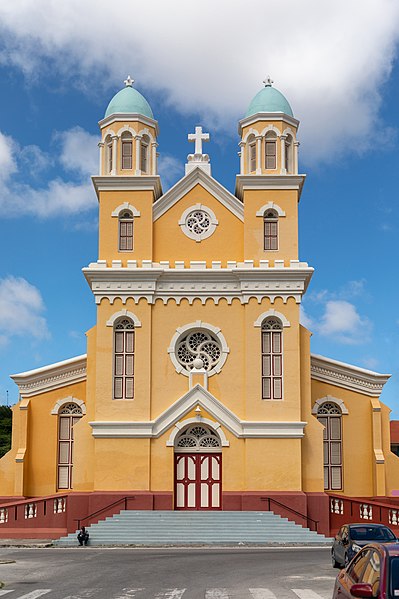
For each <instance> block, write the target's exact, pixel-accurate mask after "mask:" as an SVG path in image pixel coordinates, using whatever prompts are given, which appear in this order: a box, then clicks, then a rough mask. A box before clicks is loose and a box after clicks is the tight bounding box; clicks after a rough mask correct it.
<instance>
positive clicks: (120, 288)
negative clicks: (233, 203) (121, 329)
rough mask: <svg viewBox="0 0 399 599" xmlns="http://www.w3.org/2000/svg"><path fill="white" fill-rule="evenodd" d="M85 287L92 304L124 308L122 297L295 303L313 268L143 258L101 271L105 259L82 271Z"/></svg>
mask: <svg viewBox="0 0 399 599" xmlns="http://www.w3.org/2000/svg"><path fill="white" fill-rule="evenodd" d="M83 273H84V275H85V277H86V280H87V282H88V284H89V285H90V288H91V290H92V292H93V294H94V297H95V301H96V303H97V304H99V303H100V302H101V300H102V299H104V298H107V299H108V300H109V302H110V303H111V304H112V303H114V301H115V299H117V298H120V299H121V300H122V302H123V303H124V304H125V303H126V301H127V300H128V299H133V300H134V301H135V303H138V301H139V300H140V299H142V298H144V299H146V300H147V301H148V303H149V304H153V303H154V302H155V301H156V300H157V299H160V300H162V301H163V302H164V303H165V304H166V303H167V302H168V300H170V299H174V300H175V301H176V303H177V304H179V303H180V302H181V300H182V299H187V300H188V302H189V303H190V304H192V303H193V301H194V300H195V299H199V300H201V302H202V303H203V304H204V303H205V302H206V301H207V300H209V299H213V301H214V302H215V304H218V303H219V301H220V300H221V299H225V300H226V301H227V302H228V303H229V304H230V303H231V302H232V301H233V299H238V300H239V301H240V302H241V303H242V304H246V303H248V302H249V300H250V299H251V298H255V299H256V300H257V301H258V303H260V302H261V301H262V300H263V299H265V298H269V299H270V301H271V302H272V303H273V302H274V301H275V299H276V298H277V297H280V298H282V299H283V301H284V303H286V302H287V301H288V299H289V298H293V299H294V300H295V301H296V302H297V303H300V302H301V298H302V295H303V294H304V293H305V292H306V289H307V286H308V284H309V281H310V279H311V277H312V274H313V268H311V267H309V265H308V264H307V263H306V262H299V261H298V260H291V261H290V264H289V266H285V265H284V261H283V260H276V261H275V266H273V267H270V266H269V265H268V261H267V260H262V263H261V265H260V266H254V264H253V261H252V260H246V261H245V262H233V261H231V262H228V267H227V268H221V266H220V263H216V262H215V263H213V267H212V268H206V263H205V262H202V261H201V262H200V261H195V262H190V267H189V268H185V266H184V262H183V263H182V262H177V263H175V266H174V267H170V264H169V263H168V262H162V263H157V262H150V261H149V260H145V261H143V262H142V265H141V266H138V265H137V262H136V261H135V260H129V261H128V266H127V267H122V266H121V263H120V261H119V260H116V261H113V265H112V266H111V267H107V266H106V263H105V261H101V260H99V261H98V262H94V263H91V264H90V265H89V267H87V268H84V269H83Z"/></svg>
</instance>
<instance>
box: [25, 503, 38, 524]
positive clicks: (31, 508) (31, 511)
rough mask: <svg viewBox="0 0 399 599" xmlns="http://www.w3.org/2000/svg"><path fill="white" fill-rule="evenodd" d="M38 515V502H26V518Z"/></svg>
mask: <svg viewBox="0 0 399 599" xmlns="http://www.w3.org/2000/svg"><path fill="white" fill-rule="evenodd" d="M36 516H37V504H36V503H27V504H25V520H27V519H28V518H36Z"/></svg>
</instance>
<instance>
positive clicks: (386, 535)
mask: <svg viewBox="0 0 399 599" xmlns="http://www.w3.org/2000/svg"><path fill="white" fill-rule="evenodd" d="M351 538H352V539H353V540H354V541H379V542H383V541H394V540H395V535H394V534H393V533H392V531H391V530H389V528H387V527H386V526H357V527H356V528H351Z"/></svg>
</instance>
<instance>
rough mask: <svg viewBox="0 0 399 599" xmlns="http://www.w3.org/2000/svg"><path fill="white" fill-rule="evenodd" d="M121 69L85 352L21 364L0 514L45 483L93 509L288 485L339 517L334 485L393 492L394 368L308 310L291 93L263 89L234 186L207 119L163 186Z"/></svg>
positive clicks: (298, 496) (253, 503)
mask: <svg viewBox="0 0 399 599" xmlns="http://www.w3.org/2000/svg"><path fill="white" fill-rule="evenodd" d="M125 83H126V86H125V88H124V89H122V90H121V91H120V92H119V93H118V94H116V96H115V97H114V98H113V99H112V100H111V102H110V104H109V106H108V108H107V111H106V114H105V117H104V119H102V120H101V121H100V123H99V125H100V130H101V140H100V143H99V160H100V164H99V175H98V176H94V177H93V178H92V179H93V184H94V188H95V191H96V194H97V197H98V202H99V255H98V260H97V261H96V262H94V263H91V264H90V265H89V266H88V267H86V268H84V269H83V273H84V276H85V277H86V279H87V282H88V284H89V286H90V288H91V290H92V293H93V295H94V299H95V302H96V306H97V321H96V325H95V326H94V327H93V328H92V329H91V330H89V331H88V333H87V354H85V355H83V356H78V357H74V358H71V359H69V360H66V361H64V362H60V363H57V364H51V365H49V366H45V367H43V368H39V369H35V370H32V371H29V372H24V373H20V374H17V375H13V376H12V378H13V380H14V381H15V382H16V383H17V385H18V387H19V391H20V401H19V403H18V404H17V405H16V406H14V408H13V439H12V449H11V451H10V452H9V453H8V454H6V455H5V456H4V457H3V458H2V459H1V460H0V503H1V504H0V534H2V531H1V513H2V512H1V509H3V513H4V514H5V513H6V511H4V510H6V507H4V506H6V505H7V504H10V502H12V501H14V502H15V501H18V500H26V499H27V498H38V497H43V496H54V497H57V496H58V495H59V496H68V498H74V499H75V505H77V507H76V510H77V511H79V505H80V506H81V508H80V509H81V512H82V510H83V512H84V511H85V510H87V509H88V507H89V506H95V505H100V504H101V502H103V503H104V502H105V501H108V503H111V501H112V499H113V498H114V499H115V498H118V497H123V496H124V497H130V498H131V502H132V503H131V505H132V507H133V508H135V509H168V510H174V509H177V510H220V509H222V510H264V509H267V506H268V507H269V508H270V501H272V502H273V501H274V502H275V508H276V509H277V511H278V507H277V506H278V505H280V509H282V508H281V506H283V508H284V506H285V507H287V509H291V510H296V511H297V512H298V513H300V514H304V515H305V516H307V517H308V518H310V519H312V520H313V521H317V522H319V529H320V530H321V531H324V532H328V531H329V513H330V510H331V505H332V504H331V497H332V496H333V497H336V496H342V497H357V498H362V497H363V498H369V499H371V498H374V500H377V499H380V500H385V501H387V500H388V498H392V500H394V497H395V492H396V490H397V489H399V461H398V458H397V457H396V456H395V455H394V454H392V453H391V451H390V433H389V412H390V410H389V408H388V407H387V406H385V405H384V404H383V403H381V402H380V400H379V396H380V393H381V391H382V388H383V385H384V384H385V382H386V381H387V380H388V378H389V375H383V374H378V373H375V372H371V371H368V370H364V369H361V368H358V367H355V366H352V365H349V364H345V363H342V362H338V361H335V360H332V359H329V358H325V357H323V356H315V355H313V354H311V350H310V337H311V333H310V332H309V331H308V330H307V329H306V328H304V327H303V326H301V324H300V320H299V317H300V304H301V300H302V297H303V295H304V293H305V292H306V289H307V287H308V284H309V282H310V279H311V277H312V274H313V269H312V268H311V266H309V265H308V264H307V263H306V262H302V261H300V260H299V256H298V205H299V200H300V197H301V194H302V188H303V185H304V181H305V175H302V174H299V170H298V146H299V141H298V137H297V134H298V127H299V122H298V120H296V119H295V117H294V116H293V113H292V109H291V107H290V105H289V103H288V102H287V100H286V99H285V98H284V96H283V95H282V94H281V93H280V92H279V91H278V90H277V89H276V88H274V87H273V86H272V84H271V81H270V80H267V81H266V82H265V87H264V88H263V89H262V90H261V91H260V92H259V93H258V94H257V96H255V98H254V99H253V101H252V102H251V104H250V107H249V109H248V111H247V114H246V115H245V117H244V118H243V119H242V120H241V121H240V122H239V135H240V139H241V141H240V144H239V145H240V172H239V174H238V175H237V178H236V188H235V192H234V194H233V193H231V192H230V191H228V190H227V189H226V188H224V187H223V186H222V185H221V184H220V183H218V181H217V180H216V179H214V178H213V177H212V175H211V163H210V158H209V156H208V155H207V154H205V153H204V151H203V145H204V143H205V142H206V141H207V139H209V136H208V135H207V134H205V133H203V132H202V129H201V127H196V130H195V133H193V134H191V135H190V136H189V139H190V141H192V142H194V144H195V146H194V152H193V154H190V155H189V156H188V160H187V164H186V170H185V175H184V177H183V178H182V179H181V180H180V181H178V182H177V183H176V184H175V185H174V186H173V187H172V188H171V189H169V190H168V191H167V192H165V193H163V191H162V183H161V180H160V177H159V175H158V174H157V158H158V144H157V135H158V123H157V121H156V120H155V118H154V116H153V113H152V110H151V108H150V106H149V104H148V102H147V101H146V100H145V98H144V97H143V96H142V95H141V94H139V92H138V91H137V90H136V89H135V88H134V87H133V86H132V83H133V82H132V80H131V79H130V77H129V78H128V79H127V80H126V82H125ZM101 498H102V499H101ZM96 501H97V503H96ZM88 502H89V503H88ZM2 505H3V508H2ZM272 509H273V508H272ZM283 511H284V509H283ZM80 515H84V514H82V513H80ZM78 516H79V514H78ZM3 519H5V516H4V517H3Z"/></svg>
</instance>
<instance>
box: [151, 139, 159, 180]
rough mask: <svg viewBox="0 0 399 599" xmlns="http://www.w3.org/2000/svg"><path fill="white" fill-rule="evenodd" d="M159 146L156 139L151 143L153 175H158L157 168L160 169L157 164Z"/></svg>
mask: <svg viewBox="0 0 399 599" xmlns="http://www.w3.org/2000/svg"><path fill="white" fill-rule="evenodd" d="M157 147H158V144H157V142H156V141H154V142H152V144H151V154H152V157H151V174H152V175H156V174H157V170H158V165H157Z"/></svg>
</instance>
